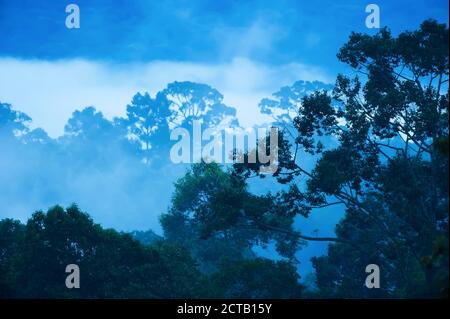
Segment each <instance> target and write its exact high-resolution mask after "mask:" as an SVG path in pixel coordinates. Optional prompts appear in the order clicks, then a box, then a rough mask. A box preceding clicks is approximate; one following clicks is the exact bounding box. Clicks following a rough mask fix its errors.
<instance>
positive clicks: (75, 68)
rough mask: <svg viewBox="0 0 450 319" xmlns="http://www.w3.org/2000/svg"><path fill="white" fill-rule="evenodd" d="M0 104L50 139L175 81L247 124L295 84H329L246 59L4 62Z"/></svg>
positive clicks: (298, 67) (303, 70) (295, 69)
mask: <svg viewBox="0 0 450 319" xmlns="http://www.w3.org/2000/svg"><path fill="white" fill-rule="evenodd" d="M0 70H1V72H0V101H1V102H7V103H11V104H12V105H13V107H14V109H16V110H20V111H23V112H25V113H27V114H28V115H30V116H31V117H32V118H33V126H34V127H42V128H44V129H45V130H46V131H47V132H48V133H49V135H50V136H52V137H56V136H59V135H61V134H62V133H63V129H64V125H65V123H66V121H67V119H68V118H69V117H70V115H71V114H72V112H73V111H74V110H76V109H81V108H83V107H85V106H90V105H93V106H95V107H96V108H97V109H98V110H101V111H102V112H103V113H104V114H105V116H106V117H108V118H112V117H114V116H121V115H124V113H125V108H126V105H127V104H128V103H129V101H130V100H131V98H132V96H133V95H134V94H135V93H136V92H143V91H148V92H150V93H151V94H152V95H154V94H155V93H156V92H158V91H159V90H161V89H163V88H164V87H165V86H166V85H167V84H168V83H170V82H173V81H194V82H201V83H206V84H209V85H211V86H213V87H214V88H216V89H218V90H219V91H220V92H221V93H222V94H223V95H224V99H225V103H226V104H228V105H230V106H233V107H235V108H236V109H237V111H238V118H239V121H240V122H241V124H242V125H243V126H251V125H254V124H257V123H261V122H262V121H264V120H265V119H266V118H265V117H264V116H263V115H261V114H260V113H259V110H258V107H257V105H258V103H259V101H260V100H261V99H262V98H264V97H269V96H270V95H271V94H272V93H273V92H275V91H276V90H278V89H279V88H280V87H281V86H284V85H290V84H292V83H293V82H295V81H296V80H318V81H324V82H330V80H331V77H329V76H328V75H327V74H326V73H325V72H324V71H323V70H322V69H321V68H318V67H313V66H307V65H304V64H301V63H290V64H285V65H279V66H270V65H265V64H260V63H257V62H254V61H252V60H249V59H246V58H236V59H234V60H233V61H231V62H229V63H222V64H205V63H190V62H174V61H153V62H148V63H140V64H137V63H130V64H110V63H106V62H98V61H88V60H59V61H51V62H49V61H42V60H18V59H13V58H2V59H0Z"/></svg>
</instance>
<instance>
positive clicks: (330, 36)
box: [0, 0, 448, 69]
mask: <svg viewBox="0 0 450 319" xmlns="http://www.w3.org/2000/svg"><path fill="white" fill-rule="evenodd" d="M69 3H75V4H77V5H78V6H79V7H80V11H81V28H80V29H78V30H68V29H67V28H65V25H64V21H65V17H66V15H67V14H66V13H65V6H66V5H67V4H69ZM369 3H376V4H378V5H379V7H380V9H381V24H382V25H387V26H389V27H390V28H391V29H392V30H393V31H396V32H398V31H402V30H405V29H412V28H416V27H417V26H418V24H419V23H420V22H421V21H422V20H424V19H426V18H430V17H433V18H435V19H437V20H439V21H443V22H444V21H448V2H447V1H445V0H427V1H425V0H416V1H414V2H411V1H405V0H402V1H361V0H345V1H331V0H322V1H301V0H277V1H275V0H272V1H269V0H261V1H256V0H253V1H236V0H227V1H217V0H178V1H171V0H165V1H152V0H125V1H124V0H115V1H112V0H97V1H86V0H72V1H63V0H53V1H49V0H47V1H24V0H0V39H1V41H0V53H1V55H2V56H14V57H21V58H26V59H27V58H38V59H46V60H47V59H50V60H53V59H61V58H80V57H81V58H86V59H96V60H113V61H115V62H128V61H144V62H147V61H152V60H175V61H190V62H208V63H219V62H228V61H231V60H232V59H233V58H235V57H236V56H241V57H247V58H251V59H252V60H256V61H258V62H264V63H269V64H286V63H290V62H293V61H301V62H302V63H306V64H325V65H327V67H329V68H331V69H338V68H339V64H338V62H337V61H336V59H335V54H336V52H337V50H338V49H339V47H340V46H341V45H342V44H343V43H344V42H345V40H346V39H347V37H348V35H349V34H350V32H351V31H361V32H368V31H370V30H368V29H366V27H365V25H364V20H365V17H366V15H367V14H366V13H365V7H366V5H367V4H369Z"/></svg>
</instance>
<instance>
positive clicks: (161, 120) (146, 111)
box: [125, 93, 172, 161]
mask: <svg viewBox="0 0 450 319" xmlns="http://www.w3.org/2000/svg"><path fill="white" fill-rule="evenodd" d="M171 114H172V112H171V111H170V110H169V101H168V100H167V99H166V98H165V96H164V95H163V94H161V93H158V94H157V95H156V97H155V98H154V99H153V98H151V97H150V95H149V94H148V93H145V94H144V95H142V94H140V93H137V94H136V95H135V96H134V97H133V99H132V101H131V104H129V105H127V118H126V119H125V125H126V126H127V128H128V131H129V133H131V134H132V135H133V136H135V137H136V138H137V139H138V140H139V141H140V143H141V144H142V147H143V149H144V153H145V158H146V160H147V161H149V160H150V158H152V157H157V156H158V155H160V154H159V153H161V152H163V151H166V148H165V147H164V146H165V145H167V144H168V143H167V141H168V140H169V136H170V135H169V125H168V118H170V116H171ZM167 152H168V151H167Z"/></svg>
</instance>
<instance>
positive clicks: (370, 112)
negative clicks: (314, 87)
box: [235, 20, 449, 297]
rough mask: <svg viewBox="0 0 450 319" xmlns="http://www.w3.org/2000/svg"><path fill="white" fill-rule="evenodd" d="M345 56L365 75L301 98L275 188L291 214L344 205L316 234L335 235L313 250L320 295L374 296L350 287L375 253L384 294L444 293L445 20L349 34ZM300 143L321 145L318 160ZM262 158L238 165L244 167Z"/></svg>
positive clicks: (245, 171) (244, 170)
mask: <svg viewBox="0 0 450 319" xmlns="http://www.w3.org/2000/svg"><path fill="white" fill-rule="evenodd" d="M338 58H339V59H340V60H341V61H343V62H345V63H347V64H349V65H350V66H351V67H352V68H354V70H355V71H356V72H357V73H359V74H360V76H356V77H354V78H353V79H351V78H349V77H347V76H345V75H339V76H338V77H337V80H336V85H335V88H334V90H333V92H332V94H329V93H327V92H326V91H317V92H315V93H312V94H310V95H308V96H305V97H303V98H302V101H301V105H300V106H299V107H298V112H297V115H296V116H295V118H294V120H293V126H294V127H295V129H296V136H295V139H294V144H295V145H294V147H293V146H291V145H290V143H289V142H284V141H283V140H281V141H280V143H279V145H280V148H279V152H280V153H281V154H282V155H283V156H281V157H280V162H279V169H278V171H277V173H275V174H274V175H275V177H276V178H277V179H278V181H279V182H280V183H282V184H287V185H288V186H289V190H287V191H285V192H284V195H283V194H280V195H281V196H282V197H283V196H284V197H285V198H289V200H286V201H284V202H283V204H282V205H284V206H288V210H290V211H292V212H294V214H302V215H304V216H308V215H309V214H310V212H311V210H312V209H313V208H321V207H328V206H334V205H341V206H343V207H345V209H346V215H345V218H344V220H343V221H342V223H341V224H340V225H339V226H338V228H337V237H335V238H315V240H320V239H322V240H327V241H331V242H335V244H332V245H330V250H329V255H328V256H327V257H323V258H317V259H316V260H315V266H316V271H317V278H318V286H319V288H320V289H322V290H323V291H324V292H325V295H326V294H327V293H329V292H330V293H331V295H333V296H340V297H342V296H356V295H358V296H370V295H372V296H374V294H373V293H372V294H369V293H368V292H367V290H365V291H364V292H362V291H361V289H362V288H359V289H356V290H353V292H351V291H352V289H355V287H356V286H358V287H361V278H362V277H363V276H364V275H365V273H364V269H365V265H366V264H367V263H372V262H373V263H378V264H379V265H380V266H381V267H384V268H382V269H383V270H382V271H384V274H385V283H384V287H385V290H381V291H378V292H377V294H378V295H383V296H393V295H394V296H442V294H444V295H445V294H448V280H447V283H446V284H445V282H446V280H445V279H446V278H448V248H447V247H448V246H446V245H443V244H442V243H443V242H445V241H448V180H447V175H448V152H446V151H445V150H446V149H448V146H446V145H448V75H449V74H448V28H446V26H445V25H443V24H438V23H437V22H436V21H433V20H428V21H425V22H423V23H422V25H421V26H420V28H419V30H417V31H414V32H403V33H401V34H400V35H399V36H398V37H397V38H394V37H393V36H392V35H391V33H390V32H389V30H388V29H386V28H384V29H382V30H381V31H380V32H379V33H378V34H376V35H374V36H369V35H362V34H357V33H353V34H352V35H351V36H350V39H349V41H348V42H347V43H346V44H345V45H344V46H343V48H342V49H341V50H340V52H339V54H338ZM322 136H326V137H329V138H332V139H333V140H334V141H335V143H334V144H328V145H327V144H324V143H322V141H321V137H322ZM281 137H282V139H283V136H282V135H281ZM300 149H301V150H303V151H304V152H306V153H309V154H318V155H320V157H319V159H318V161H317V163H316V165H315V167H314V168H313V169H312V170H308V169H307V168H305V167H303V165H302V159H298V158H297V152H298V151H299V150H300ZM442 150H444V151H442ZM289 153H290V156H289ZM296 159H297V160H296ZM258 168H259V166H258V164H256V165H255V164H253V165H247V164H245V163H244V164H236V165H235V171H236V173H237V174H238V175H239V176H243V177H244V178H248V177H250V176H251V175H252V174H253V173H254V174H255V175H258V174H259V172H258ZM298 178H303V179H304V180H306V187H302V186H301V185H299V182H298ZM399 252H400V253H399ZM393 265H395V266H393ZM442 283H444V284H442ZM355 291H357V292H356V293H355Z"/></svg>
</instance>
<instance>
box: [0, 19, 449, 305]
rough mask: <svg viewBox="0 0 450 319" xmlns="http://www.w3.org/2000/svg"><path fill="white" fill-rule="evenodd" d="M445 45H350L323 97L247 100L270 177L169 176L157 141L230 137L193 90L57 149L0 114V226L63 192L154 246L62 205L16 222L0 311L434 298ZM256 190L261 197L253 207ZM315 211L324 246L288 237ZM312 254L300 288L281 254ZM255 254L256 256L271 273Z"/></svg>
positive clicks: (444, 230)
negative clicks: (194, 133) (327, 216)
mask: <svg viewBox="0 0 450 319" xmlns="http://www.w3.org/2000/svg"><path fill="white" fill-rule="evenodd" d="M448 36H449V34H448V27H447V26H446V25H445V24H440V23H438V22H437V21H435V20H426V21H424V22H423V23H422V24H421V25H420V27H419V28H418V29H417V30H414V31H405V32H402V33H400V34H398V35H394V34H392V33H391V31H390V30H389V29H388V28H383V29H381V30H380V31H379V32H378V33H377V34H375V35H367V34H361V33H352V34H351V35H350V37H349V39H348V41H347V42H346V43H345V44H344V45H343V46H342V48H341V49H340V50H339V52H338V54H337V58H338V59H339V61H341V62H343V63H344V64H346V65H347V66H348V67H349V69H350V70H351V71H349V72H348V74H339V75H338V76H337V78H336V81H335V84H334V85H328V84H324V83H321V82H305V81H298V82H296V83H294V84H293V85H292V86H286V87H283V88H281V89H280V90H279V91H278V92H276V93H274V94H273V96H272V97H270V98H266V99H263V100H262V101H261V103H260V105H259V107H260V111H261V113H263V114H266V115H269V116H271V118H272V120H273V121H272V123H270V124H271V125H274V126H277V127H279V129H280V134H279V136H278V138H279V140H278V148H277V151H278V163H277V164H278V170H277V171H276V172H275V173H274V174H273V175H271V176H268V175H266V174H261V170H260V168H261V166H262V165H263V164H262V163H258V162H256V163H248V162H247V161H244V163H235V164H234V165H222V164H221V163H214V162H213V163H204V162H201V163H196V164H193V165H191V166H189V167H187V166H183V165H179V166H177V165H174V164H172V163H170V159H169V149H170V146H171V144H170V143H169V142H170V140H169V134H170V130H171V129H172V128H173V127H174V126H181V127H188V126H189V125H190V124H191V123H192V121H195V120H197V119H201V120H202V121H203V124H204V125H205V126H210V127H219V126H224V125H225V126H229V127H238V126H239V121H238V120H237V117H236V110H235V109H234V108H233V107H230V106H227V105H225V104H224V102H223V96H222V94H221V93H220V92H218V91H217V90H216V89H214V88H212V87H211V86H209V85H206V84H199V83H193V82H173V83H170V84H168V85H167V87H166V88H165V89H164V90H162V91H160V92H158V93H157V94H156V95H155V96H154V97H152V96H151V95H150V94H148V93H144V94H141V93H137V94H136V95H135V96H134V97H133V98H132V100H131V102H130V104H129V105H127V106H126V115H125V116H124V117H117V118H114V119H113V120H108V119H106V118H105V117H104V115H103V114H102V113H101V112H100V111H98V110H96V109H95V108H94V107H87V108H84V109H83V110H77V111H75V112H74V113H73V114H72V117H71V118H70V119H69V120H68V122H67V124H66V126H65V133H64V135H63V136H61V137H59V138H57V139H53V138H50V137H49V136H48V135H47V134H46V132H45V131H44V130H43V129H41V128H36V129H33V130H31V129H30V128H29V127H30V125H29V124H30V122H31V118H30V117H29V116H28V115H26V114H25V113H22V112H20V111H17V110H14V108H13V107H12V106H11V105H10V104H7V103H0V143H1V147H2V153H1V158H0V173H1V182H0V199H1V200H2V206H3V207H2V210H5V211H6V212H7V211H8V210H9V209H12V208H13V206H14V205H15V206H21V203H20V202H15V200H17V196H16V194H27V196H28V198H22V199H21V200H22V201H24V202H26V207H28V206H29V205H30V204H33V205H37V204H38V203H41V201H42V200H43V199H46V200H49V201H52V200H55V199H58V200H61V201H64V200H67V199H68V198H71V195H72V194H74V193H77V194H80V195H81V197H82V198H83V200H84V201H86V202H88V203H91V202H92V203H95V204H92V205H93V206H90V210H92V208H94V209H93V211H92V212H91V211H89V213H91V214H95V209H98V210H103V211H109V212H110V216H111V217H110V218H115V217H117V216H115V215H114V214H116V213H117V214H119V213H120V218H121V220H123V221H124V222H126V221H127V220H128V219H133V218H134V217H135V216H136V215H135V212H138V211H140V210H143V209H145V210H148V211H149V212H151V211H152V210H156V206H158V205H159V206H158V209H163V210H164V212H163V213H162V214H160V216H159V225H158V226H159V227H161V228H162V234H161V235H157V234H155V233H154V232H153V231H152V230H149V231H147V232H143V231H135V232H124V231H122V232H119V231H116V230H113V229H105V228H104V227H102V226H101V225H100V224H96V223H95V222H94V220H93V219H92V218H91V217H90V216H89V215H88V214H86V213H84V212H83V211H82V210H81V209H79V208H78V206H77V205H75V204H73V205H71V206H69V207H67V208H63V207H61V206H53V207H51V208H49V209H48V211H47V212H43V211H36V212H35V213H34V214H33V215H32V216H31V217H30V218H28V220H27V221H26V222H25V223H23V222H21V221H18V220H13V219H9V218H6V219H3V220H2V221H0V296H1V297H2V298H200V297H216V298H311V297H312V298H442V297H448V273H449V261H448V255H449V247H448V241H449V238H448V234H449V229H448V214H449V206H448V202H449V184H448V174H449V172H448V165H449V163H448V160H449V153H448V152H449V150H448V143H449V136H448V134H449V125H448V119H449V117H448V116H449V114H448V106H449V105H448V103H449V87H448V81H449V47H448V40H449V37H448ZM260 143H261V141H260ZM265 145H268V143H266V144H265ZM249 155H250V154H249V153H245V154H242V156H244V157H248V156H249ZM163 180H164V181H165V182H162V181H163ZM263 180H264V182H267V183H269V185H270V190H267V189H264V191H259V192H255V191H253V188H252V186H254V185H255V184H258V181H263ZM30 189H31V190H34V192H36V193H32V192H29V190H30ZM260 190H261V189H260ZM110 198H113V199H115V200H116V201H114V202H113V201H110V200H108V199H110ZM149 198H150V199H151V200H149ZM164 200H167V202H168V203H169V204H168V206H169V207H166V206H164V203H165V202H164ZM116 203H117V205H119V206H117V205H116ZM121 203H122V204H123V206H121ZM124 203H126V205H125V204H124ZM78 204H80V203H78ZM9 205H10V206H9ZM82 206H83V205H80V207H82ZM10 207H11V208H10ZM36 208H40V207H36ZM36 208H35V209H36ZM329 208H333V209H336V210H341V211H343V215H342V219H341V220H340V222H339V223H338V224H337V225H336V228H335V235H334V236H319V235H314V236H312V235H309V234H305V233H303V232H302V231H300V230H299V228H298V227H297V224H296V222H297V221H298V220H299V217H301V218H304V219H307V218H309V217H310V216H311V215H312V214H320V213H321V212H322V213H324V212H326V210H325V209H329ZM112 211H113V212H114V213H111V212H112ZM318 241H320V242H327V243H329V245H328V249H327V252H326V254H324V255H322V256H316V257H313V258H312V264H313V267H314V273H313V277H312V278H311V279H310V280H308V282H305V281H303V282H302V283H300V280H301V278H300V276H299V274H298V268H297V267H298V265H299V263H301V262H302V261H301V260H298V258H297V256H298V255H297V252H298V251H300V250H301V249H302V248H304V247H305V245H307V244H308V243H309V242H318ZM256 246H262V247H274V251H275V254H276V258H267V257H262V256H260V255H258V253H257V252H255V249H254V248H255V247H256ZM67 264H77V265H79V267H80V269H81V278H82V279H81V280H82V285H81V288H80V289H72V290H68V289H67V288H66V287H65V285H64V280H65V277H66V275H67V274H66V273H65V272H64V269H65V266H66V265H67ZM369 264H376V265H378V267H379V268H380V276H381V283H382V284H381V287H380V288H378V289H368V288H367V287H366V286H365V285H364V282H365V279H366V276H367V273H366V272H365V269H366V266H367V265H369Z"/></svg>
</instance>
